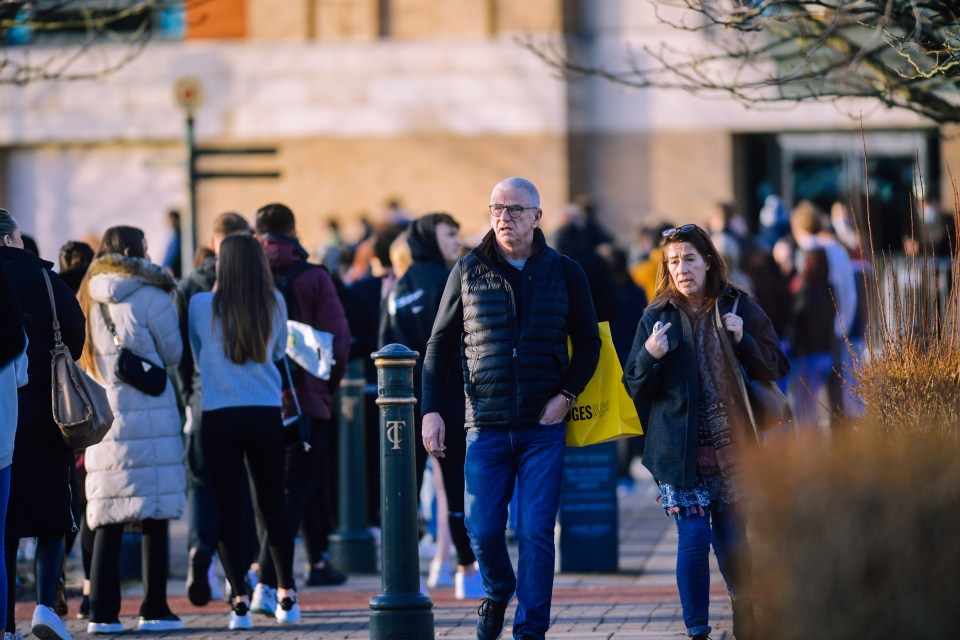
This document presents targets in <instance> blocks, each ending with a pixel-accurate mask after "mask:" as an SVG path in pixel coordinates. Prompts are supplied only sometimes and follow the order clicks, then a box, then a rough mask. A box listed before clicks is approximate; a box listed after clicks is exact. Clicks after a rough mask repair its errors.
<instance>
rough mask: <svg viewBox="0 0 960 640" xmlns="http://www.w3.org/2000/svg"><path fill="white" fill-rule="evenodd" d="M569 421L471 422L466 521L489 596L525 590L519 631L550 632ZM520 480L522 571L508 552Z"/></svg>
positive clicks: (503, 598)
mask: <svg viewBox="0 0 960 640" xmlns="http://www.w3.org/2000/svg"><path fill="white" fill-rule="evenodd" d="M565 446H566V426H565V425H564V424H563V423H559V424H552V425H534V426H529V427H525V428H523V427H518V428H488V429H470V430H469V431H468V432H467V453H466V458H465V461H464V478H465V480H466V495H465V507H466V525H467V532H468V533H469V534H470V545H471V546H472V547H473V551H474V553H475V554H476V556H477V562H478V563H479V565H480V575H481V577H482V578H483V590H484V591H485V592H486V594H487V597H489V598H491V599H493V600H496V601H497V602H502V603H504V604H506V603H508V602H509V601H510V598H512V597H513V594H514V592H516V594H517V611H516V614H515V616H514V620H513V633H514V635H515V636H516V635H520V634H521V633H522V634H525V635H528V636H531V637H534V638H543V637H544V634H546V632H547V629H548V628H549V626H550V599H551V596H552V593H553V568H554V558H555V556H556V550H555V548H554V544H553V531H554V525H555V523H556V519H557V510H558V509H559V507H560V483H561V477H562V474H563V452H564V449H565ZM515 480H516V482H517V536H518V537H519V540H520V556H519V561H518V566H517V573H516V574H514V571H513V565H512V564H511V563H510V555H509V553H508V552H507V541H506V535H505V533H506V528H507V505H508V504H509V503H510V498H511V496H512V495H513V487H514V481H515Z"/></svg>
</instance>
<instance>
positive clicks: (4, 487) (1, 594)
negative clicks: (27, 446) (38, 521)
mask: <svg viewBox="0 0 960 640" xmlns="http://www.w3.org/2000/svg"><path fill="white" fill-rule="evenodd" d="M11 466H12V465H9V464H8V465H7V466H5V467H4V468H3V469H0V553H2V552H3V548H4V539H3V534H4V530H6V528H7V502H8V501H9V500H10V471H11ZM8 597H16V594H14V595H13V596H11V595H10V594H8V593H7V563H6V562H4V561H3V558H2V557H0V633H2V632H3V630H4V629H6V628H7V598H8Z"/></svg>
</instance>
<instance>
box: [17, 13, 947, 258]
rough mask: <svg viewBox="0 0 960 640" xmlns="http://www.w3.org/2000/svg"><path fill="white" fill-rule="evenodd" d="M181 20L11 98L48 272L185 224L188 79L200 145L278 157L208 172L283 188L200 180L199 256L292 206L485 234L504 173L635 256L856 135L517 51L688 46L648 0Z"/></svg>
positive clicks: (938, 144) (925, 140)
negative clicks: (589, 74) (259, 175)
mask: <svg viewBox="0 0 960 640" xmlns="http://www.w3.org/2000/svg"><path fill="white" fill-rule="evenodd" d="M184 24H185V28H184V29H183V31H182V32H181V33H179V34H174V35H173V36H172V37H166V38H163V37H158V38H156V39H155V41H154V42H152V43H151V44H150V45H149V46H148V47H147V48H146V49H145V50H144V51H143V52H142V53H141V54H140V55H139V56H137V57H136V58H135V59H134V60H132V61H131V62H130V63H129V64H127V65H125V66H124V67H123V68H121V69H120V70H119V71H118V72H116V73H114V74H112V75H110V76H107V77H105V78H102V79H99V80H96V81H87V82H71V83H66V82H61V83H57V82H54V83H33V84H29V85H26V86H23V87H19V86H0V202H3V203H6V204H7V205H8V206H9V208H10V209H11V211H13V212H14V215H17V216H18V217H19V219H20V220H21V224H22V226H23V227H24V228H25V230H27V231H28V232H30V233H32V234H33V235H35V236H36V237H37V239H38V240H39V241H40V245H41V248H42V250H43V252H44V253H45V255H46V256H48V257H50V256H53V255H54V254H55V252H56V249H57V247H59V246H60V244H62V242H64V241H66V240H67V239H72V238H81V237H85V236H97V235H99V233H101V232H102V231H103V229H105V228H106V227H107V226H110V225H112V224H121V223H126V224H136V225H138V226H141V227H143V228H144V229H146V230H147V232H148V239H149V241H150V243H151V246H152V247H153V253H154V255H155V256H156V254H158V253H160V252H161V251H162V245H163V244H164V243H165V242H166V238H167V236H168V235H169V231H168V229H166V227H165V215H164V214H165V212H166V210H167V209H168V208H173V207H175V208H180V209H181V210H188V209H189V192H190V191H189V188H188V187H189V185H188V184H187V173H186V164H185V158H186V153H185V145H184V135H185V133H184V132H185V117H184V113H183V111H182V110H181V109H180V108H179V107H178V106H177V104H176V103H175V100H174V93H173V87H174V84H175V83H176V81H177V80H178V79H179V78H182V77H185V76H190V77H193V78H196V79H197V80H198V81H199V82H200V84H201V85H202V88H203V95H204V98H203V103H202V105H201V106H200V107H199V109H198V110H197V112H196V114H195V139H196V142H197V144H198V145H200V146H203V147H217V148H242V147H257V146H259V147H271V148H276V150H277V153H276V155H275V156H264V157H261V156H257V157H230V156H223V157H210V158H204V159H203V160H202V161H201V164H200V167H201V169H202V170H204V171H216V170H277V171H279V172H280V174H281V176H280V178H278V179H255V180H239V179H217V180H203V181H201V182H199V183H198V184H197V186H196V208H197V221H196V225H197V236H198V238H199V240H200V242H201V244H202V243H203V240H204V239H205V238H207V237H208V236H209V231H210V224H211V220H212V218H213V217H214V216H215V215H216V214H218V213H220V212H222V211H227V210H234V211H238V212H240V213H242V214H244V215H247V216H248V217H250V216H252V214H253V212H254V211H255V210H256V209H257V208H258V207H259V206H260V205H262V204H264V203H266V202H270V201H278V200H279V201H283V202H286V203H287V204H289V205H290V206H291V207H292V208H293V209H294V211H295V212H297V213H298V217H299V219H300V220H301V224H300V227H301V229H300V231H301V234H302V235H303V236H304V242H305V244H307V245H308V246H311V245H314V244H317V243H319V242H321V241H322V238H323V233H324V231H323V229H324V222H325V221H326V220H327V219H328V218H331V217H332V218H337V219H339V220H340V221H341V223H342V224H344V225H345V226H349V224H350V223H351V222H352V221H354V220H356V219H357V218H358V217H359V216H360V215H367V216H369V217H370V218H371V219H373V220H377V219H378V218H379V217H380V216H381V215H382V212H383V209H384V203H385V201H386V200H387V199H389V198H393V197H396V198H399V199H400V200H401V201H402V203H403V206H404V208H405V209H406V210H408V211H410V212H412V213H421V212H426V211H435V210H444V211H449V212H451V213H453V214H454V215H455V216H457V217H458V218H459V219H460V220H461V221H463V223H464V228H465V231H467V233H468V234H472V235H477V234H479V233H480V232H482V230H483V229H484V227H485V225H486V224H487V216H486V212H485V204H486V203H487V198H488V196H489V191H490V188H491V187H492V185H493V184H494V183H495V182H496V181H497V180H499V179H500V178H503V177H505V176H508V175H523V176H526V177H529V178H531V179H532V180H534V181H535V182H536V183H537V184H538V185H539V186H540V187H541V189H542V194H543V206H544V210H545V224H546V225H547V228H548V229H549V228H550V227H551V225H552V220H555V219H556V217H557V216H556V212H557V211H558V210H559V209H560V207H562V205H563V204H564V203H566V202H567V201H568V200H569V199H570V198H571V197H572V196H574V195H576V194H581V193H585V194H589V195H591V196H592V197H593V199H594V200H595V201H596V203H597V205H598V215H599V216H600V220H601V222H602V223H603V224H605V225H606V226H607V227H608V228H610V230H611V231H613V232H614V233H615V234H616V236H617V237H618V239H621V240H622V241H623V242H624V243H626V242H628V241H629V239H630V234H631V233H632V232H633V231H634V230H635V229H636V228H637V227H638V226H639V225H640V224H643V223H652V222H656V221H659V220H671V221H674V222H684V221H702V220H704V219H705V218H706V217H707V215H708V213H709V211H710V210H711V209H712V207H713V206H714V204H715V203H716V202H717V201H718V200H731V199H736V200H738V201H739V202H740V203H741V204H742V207H743V209H744V213H745V214H746V216H747V218H748V219H753V218H755V216H756V211H757V202H758V197H759V196H758V193H760V191H759V188H760V185H761V184H765V183H769V184H768V185H767V188H768V189H769V190H773V191H779V192H780V193H781V194H782V195H785V197H786V198H787V200H788V201H790V199H791V197H799V196H801V195H803V194H802V193H799V192H793V193H788V192H785V191H784V189H787V190H789V189H791V188H793V187H795V186H796V185H795V184H794V182H793V181H792V180H793V178H792V176H793V174H794V169H795V168H799V169H803V168H804V167H806V166H807V164H804V163H809V162H810V161H811V160H810V159H811V158H814V159H816V158H826V159H828V160H829V159H835V158H837V157H845V158H849V157H851V151H850V149H852V148H855V146H856V141H857V139H858V135H859V134H858V133H857V132H858V131H859V128H860V123H859V121H858V120H855V119H853V118H852V117H851V114H855V113H858V112H859V109H860V106H859V105H857V104H853V103H851V104H848V105H844V106H843V107H842V108H838V107H836V106H834V105H825V104H813V103H812V104H809V105H807V104H804V105H801V106H799V107H796V108H794V109H791V110H787V111H784V110H779V109H778V110H764V111H750V110H747V109H745V108H743V107H742V106H740V105H737V104H735V103H732V102H730V101H728V100H723V99H703V98H695V97H692V96H690V95H687V94H685V93H679V92H666V91H645V92H636V91H631V90H629V89H626V88H623V87H619V86H616V85H611V84H608V83H604V82H602V81H599V80H595V79H564V78H562V77H560V76H559V75H558V74H557V73H556V72H555V71H554V70H553V69H551V68H549V67H548V66H546V65H545V64H544V63H543V62H542V61H540V60H539V59H538V58H536V57H535V56H534V55H532V54H531V53H530V52H529V51H527V50H526V49H525V48H524V47H523V46H521V42H522V41H523V40H524V39H527V38H532V39H534V40H536V41H538V42H545V41H550V42H553V43H555V45H556V46H558V47H561V48H563V47H571V46H575V47H577V48H578V51H579V52H580V54H581V55H583V56H584V57H585V58H587V59H592V60H594V61H596V62H597V63H599V64H604V65H617V64H621V62H620V59H621V57H622V54H623V51H624V50H625V47H626V46H629V45H634V46H635V45H637V44H638V43H652V42H657V41H659V40H663V39H667V38H677V37H680V36H678V35H677V34H676V33H675V32H673V31H672V30H670V29H669V28H667V27H664V26H662V25H660V24H658V22H657V20H656V17H655V16H654V14H653V13H652V10H651V8H650V7H649V5H648V3H646V2H640V1H639V0H596V1H587V0H444V1H443V2H437V1H435V0H283V1H282V2H278V1H276V0H212V1H210V2H203V3H196V4H193V3H189V2H187V3H186V14H185V21H184ZM683 37H685V38H691V41H690V43H689V46H697V42H696V39H695V38H696V36H691V35H690V34H684V35H683ZM36 46H37V47H38V48H43V47H47V48H48V50H49V48H50V47H56V46H60V45H56V44H43V43H37V45H36ZM124 53H125V51H124V47H123V46H121V45H111V44H108V43H107V44H104V45H103V46H102V47H98V48H97V55H99V56H107V57H110V56H113V57H118V56H122V55H124ZM78 64H80V65H82V64H94V61H92V60H89V59H82V60H80V61H79V62H78ZM867 107H868V108H865V109H864V110H863V113H864V122H863V124H864V128H865V129H866V130H867V131H868V133H869V134H870V140H871V141H872V142H871V144H873V143H874V142H875V143H876V148H877V149H879V150H880V151H878V153H879V154H880V155H883V154H884V153H886V154H887V155H890V156H891V157H897V158H901V159H902V158H904V157H907V158H911V157H915V156H916V157H920V158H921V162H920V164H921V166H922V168H923V169H924V170H925V171H926V172H927V173H926V175H927V176H928V182H931V181H932V182H933V183H935V184H934V186H935V188H934V189H932V191H934V192H942V193H944V194H946V195H950V194H952V193H953V192H952V189H947V188H941V187H940V184H939V182H941V181H945V180H946V179H947V178H946V175H947V172H946V171H945V170H943V169H942V167H945V166H946V165H947V163H949V162H950V161H951V159H953V160H954V162H953V163H952V164H953V166H960V143H958V142H956V141H953V142H951V141H949V140H947V141H941V139H940V138H939V136H938V133H939V132H938V131H937V130H935V129H934V128H932V127H931V126H930V125H929V124H928V123H925V122H923V121H921V120H920V119H919V118H918V117H916V116H913V115H911V114H908V113H898V112H891V111H878V110H876V109H875V108H872V107H869V105H867ZM824 134H826V135H824ZM891 136H892V137H891ZM911 145H912V146H913V149H911ZM854 157H855V156H854ZM901 164H902V163H901ZM799 169H798V170H799ZM904 197H905V196H904ZM904 210H907V204H906V200H904Z"/></svg>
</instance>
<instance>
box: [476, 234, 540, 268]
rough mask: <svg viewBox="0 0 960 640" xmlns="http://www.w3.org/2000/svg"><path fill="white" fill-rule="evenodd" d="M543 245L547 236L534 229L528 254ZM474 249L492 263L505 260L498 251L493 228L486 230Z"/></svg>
mask: <svg viewBox="0 0 960 640" xmlns="http://www.w3.org/2000/svg"><path fill="white" fill-rule="evenodd" d="M545 246H547V237H546V236H545V235H543V231H542V230H540V229H534V231H533V247H532V250H531V251H530V256H531V257H532V256H533V254H535V253H537V252H538V251H540V250H541V249H543V248H544V247H545ZM476 251H477V252H479V253H482V254H483V255H485V256H487V258H489V259H490V260H491V261H493V263H494V264H496V263H498V262H503V261H505V259H504V257H503V256H502V255H501V253H500V247H499V246H498V245H497V232H496V231H494V230H493V229H490V231H487V235H485V236H483V240H481V241H480V245H479V246H478V247H477V248H476ZM528 259H529V258H528Z"/></svg>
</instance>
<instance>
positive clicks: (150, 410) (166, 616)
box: [80, 227, 186, 633]
mask: <svg viewBox="0 0 960 640" xmlns="http://www.w3.org/2000/svg"><path fill="white" fill-rule="evenodd" d="M175 291H176V284H175V283H174V281H173V279H172V278H171V277H170V276H169V275H168V274H167V273H166V272H165V271H164V270H163V269H162V268H161V267H159V266H158V265H155V264H151V262H150V256H149V254H148V253H147V242H146V239H145V237H144V235H143V232H142V231H141V230H140V229H136V228H134V227H112V228H110V229H108V230H107V231H106V233H105V234H104V236H103V240H102V241H101V244H100V249H99V251H98V252H97V257H96V259H95V260H94V261H93V263H92V264H91V265H90V269H89V270H88V272H87V276H86V278H85V280H84V283H83V285H82V286H81V291H80V304H81V306H82V307H83V308H84V310H85V312H86V314H87V333H88V337H87V344H86V347H85V348H84V353H83V357H82V358H81V360H80V362H81V365H82V366H83V367H84V369H86V370H87V371H88V372H90V373H91V374H92V375H95V376H96V377H97V378H98V379H99V380H101V381H102V382H103V384H104V386H106V388H107V395H108V397H109V399H110V408H111V409H112V410H113V413H114V416H115V420H114V423H113V428H112V429H111V430H110V432H109V433H107V435H106V437H105V438H104V439H103V442H101V443H100V444H97V445H95V446H93V447H90V448H88V449H87V452H86V467H87V479H86V492H87V523H88V525H89V526H90V528H91V529H92V530H94V532H95V534H94V535H95V537H94V545H93V562H92V566H91V572H90V583H91V584H90V622H89V623H88V625H87V630H88V632H89V633H118V632H120V631H122V630H123V625H122V624H121V623H120V620H119V617H118V616H119V614H120V575H119V557H120V542H121V539H122V535H123V529H124V526H125V525H126V524H127V523H131V522H139V523H140V527H141V529H142V532H143V560H144V576H143V577H144V583H145V584H144V586H145V589H144V599H143V603H142V604H141V606H140V620H139V623H138V628H139V630H141V631H168V630H175V629H181V628H183V622H182V621H181V620H180V619H179V618H178V617H177V616H176V615H174V614H173V613H172V612H171V611H170V608H169V607H168V605H167V593H166V586H167V576H168V571H169V567H168V564H169V557H168V556H169V532H168V528H167V525H168V520H170V519H171V518H179V517H180V515H182V513H183V510H184V505H185V491H186V477H185V474H184V468H183V441H182V437H181V435H180V412H179V410H178V408H177V400H176V397H175V395H174V390H173V385H171V384H167V385H166V387H165V388H164V389H163V392H162V393H161V394H160V395H159V396H152V395H148V394H146V393H144V392H143V391H140V390H139V389H137V388H136V387H134V386H133V385H131V384H129V383H127V382H125V381H123V380H121V379H119V378H118V377H117V375H116V373H115V368H116V364H117V358H118V357H119V351H120V348H121V347H123V348H126V349H130V350H132V351H133V352H135V353H136V354H137V355H139V356H140V357H141V358H143V359H145V360H147V361H149V362H151V363H153V364H154V365H155V366H160V367H170V366H173V365H175V364H177V363H178V362H179V361H180V356H181V354H182V350H183V343H182V341H181V338H180V322H179V317H178V314H177V307H176V305H175V299H174V296H175ZM104 306H105V307H106V312H105V311H104V309H103V307H104ZM107 315H109V317H110V319H111V320H112V322H113V324H114V325H115V331H116V334H117V339H116V341H115V338H114V336H113V335H112V332H111V331H110V329H109V328H108V327H109V325H108V323H107V320H106V316H107ZM117 343H119V344H117Z"/></svg>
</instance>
